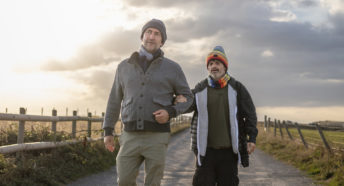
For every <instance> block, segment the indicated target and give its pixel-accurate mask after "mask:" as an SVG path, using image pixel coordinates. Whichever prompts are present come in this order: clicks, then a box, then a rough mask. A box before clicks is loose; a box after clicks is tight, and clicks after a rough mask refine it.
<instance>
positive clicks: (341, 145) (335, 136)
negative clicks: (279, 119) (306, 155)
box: [258, 122, 344, 151]
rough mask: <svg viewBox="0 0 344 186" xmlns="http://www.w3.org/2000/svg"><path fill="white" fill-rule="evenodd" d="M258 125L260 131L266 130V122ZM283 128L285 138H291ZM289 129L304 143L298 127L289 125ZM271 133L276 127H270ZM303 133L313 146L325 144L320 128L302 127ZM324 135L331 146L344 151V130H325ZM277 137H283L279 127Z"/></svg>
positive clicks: (296, 138)
mask: <svg viewBox="0 0 344 186" xmlns="http://www.w3.org/2000/svg"><path fill="white" fill-rule="evenodd" d="M258 126H260V131H264V128H263V126H264V123H262V122H260V123H259V124H258ZM281 130H282V135H283V138H284V139H289V137H288V134H287V130H286V129H285V127H283V125H282V126H281ZM288 130H289V132H290V134H291V136H292V137H293V139H294V140H296V141H297V142H298V143H300V144H301V143H302V141H301V139H300V135H299V133H298V131H297V129H296V128H290V127H288ZM268 132H269V134H274V127H273V126H272V127H270V129H269V131H268ZM301 132H302V135H303V137H304V138H305V141H306V142H307V143H308V144H309V145H311V146H322V147H323V146H324V144H323V142H322V139H321V137H320V134H319V132H318V130H316V129H315V130H312V129H303V128H302V129H301ZM323 133H324V136H325V138H326V140H327V142H328V143H329V145H330V146H331V148H334V149H342V150H343V151H344V131H326V130H323ZM276 137H278V138H282V137H281V133H280V130H279V128H278V127H277V128H276Z"/></svg>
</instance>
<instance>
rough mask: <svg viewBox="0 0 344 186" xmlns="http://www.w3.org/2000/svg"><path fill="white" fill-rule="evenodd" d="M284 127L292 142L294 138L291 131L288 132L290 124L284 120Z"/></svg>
mask: <svg viewBox="0 0 344 186" xmlns="http://www.w3.org/2000/svg"><path fill="white" fill-rule="evenodd" d="M283 125H284V127H285V130H286V131H287V134H288V136H289V138H290V139H291V140H293V136H291V134H290V132H289V130H288V124H287V123H286V122H285V121H284V120H283Z"/></svg>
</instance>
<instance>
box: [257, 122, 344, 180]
mask: <svg viewBox="0 0 344 186" xmlns="http://www.w3.org/2000/svg"><path fill="white" fill-rule="evenodd" d="M258 126H259V127H258V130H259V134H258V138H257V147H258V148H259V149H261V150H263V151H265V152H267V153H269V154H271V155H272V156H274V157H275V158H277V159H279V160H282V161H285V162H286V163H288V164H292V165H294V166H295V167H297V168H299V169H301V170H303V171H305V172H306V173H307V174H308V175H309V176H310V177H312V178H313V179H315V180H317V184H321V185H329V186H338V185H339V186H344V153H334V154H330V153H328V152H327V151H326V149H325V148H324V145H323V144H322V141H321V139H320V136H319V133H318V131H316V130H305V129H302V132H303V135H304V136H305V138H306V141H309V142H313V143H315V144H318V146H313V148H309V149H306V148H305V147H304V146H303V144H302V143H301V142H295V140H294V141H291V140H289V137H288V134H287V133H286V131H285V129H284V130H282V132H283V135H284V138H283V139H282V138H281V136H280V133H279V130H277V131H276V136H274V132H273V130H271V128H270V131H269V132H264V128H263V125H258ZM291 134H292V136H293V137H294V139H300V138H299V136H298V133H297V131H296V130H294V129H291ZM343 135H344V133H343V132H333V131H326V133H325V136H326V138H328V141H329V143H330V144H332V145H333V146H334V144H339V145H338V147H342V145H341V143H342V142H343ZM330 141H331V142H330Z"/></svg>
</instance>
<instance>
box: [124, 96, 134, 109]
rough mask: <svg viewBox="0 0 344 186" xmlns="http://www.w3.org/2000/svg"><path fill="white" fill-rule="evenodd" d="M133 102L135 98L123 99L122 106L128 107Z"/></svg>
mask: <svg viewBox="0 0 344 186" xmlns="http://www.w3.org/2000/svg"><path fill="white" fill-rule="evenodd" d="M132 102H133V98H128V99H126V100H124V101H123V103H122V108H125V107H127V106H128V105H130V104H131V103H132Z"/></svg>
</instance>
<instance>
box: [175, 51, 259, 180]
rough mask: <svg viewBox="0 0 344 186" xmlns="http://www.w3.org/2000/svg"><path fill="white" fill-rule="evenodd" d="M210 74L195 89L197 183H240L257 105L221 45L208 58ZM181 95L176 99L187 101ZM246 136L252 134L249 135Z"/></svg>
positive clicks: (254, 133) (253, 135) (252, 145)
mask: <svg viewBox="0 0 344 186" xmlns="http://www.w3.org/2000/svg"><path fill="white" fill-rule="evenodd" d="M206 67H207V70H208V73H209V76H208V77H207V78H206V79H204V80H203V81H201V82H200V83H198V84H197V85H196V87H195V88H194V89H193V90H192V91H193V93H194V97H195V100H194V103H193V105H192V106H191V107H190V108H189V110H188V111H187V112H191V111H194V115H193V118H192V123H191V144H192V145H191V146H192V150H193V151H194V153H195V155H196V157H197V163H196V170H195V174H194V177H193V185H194V186H215V185H217V186H229V185H238V184H239V178H238V162H241V164H242V165H243V166H244V167H247V166H248V164H249V162H248V155H249V154H251V153H252V152H253V151H254V149H255V142H256V136H257V134H258V130H257V128H256V125H257V116H256V111H255V106H254V104H253V102H252V99H251V96H250V94H249V92H248V91H247V89H246V88H245V86H244V85H243V84H241V83H240V82H239V81H237V80H235V79H234V78H233V77H232V76H230V74H229V73H228V71H227V70H228V59H227V56H226V54H225V52H224V50H223V48H222V47H221V46H216V47H215V48H214V49H213V51H212V52H210V53H209V54H208V56H207V58H206ZM186 100H187V99H185V97H183V96H178V97H177V99H176V102H183V101H186ZM247 137H249V138H248V139H247Z"/></svg>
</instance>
